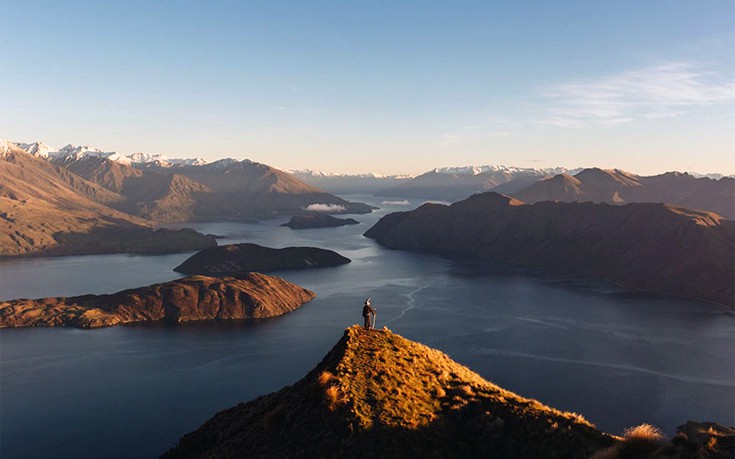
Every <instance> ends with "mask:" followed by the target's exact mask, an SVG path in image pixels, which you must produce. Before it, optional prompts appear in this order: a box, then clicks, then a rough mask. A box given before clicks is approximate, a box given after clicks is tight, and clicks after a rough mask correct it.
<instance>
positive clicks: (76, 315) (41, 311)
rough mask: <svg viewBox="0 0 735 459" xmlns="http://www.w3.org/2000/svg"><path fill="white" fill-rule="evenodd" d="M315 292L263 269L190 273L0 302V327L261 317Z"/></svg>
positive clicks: (295, 305)
mask: <svg viewBox="0 0 735 459" xmlns="http://www.w3.org/2000/svg"><path fill="white" fill-rule="evenodd" d="M315 297H316V294H315V293H314V292H312V291H310V290H307V289H305V288H302V287H300V286H298V285H296V284H292V283H291V282H288V281H285V280H283V279H281V278H279V277H275V276H268V275H265V274H259V273H249V274H246V275H243V276H241V277H237V278H235V277H224V278H214V277H206V276H193V277H187V278H184V279H178V280H174V281H171V282H164V283H161V284H155V285H151V286H148V287H141V288H136V289H129V290H123V291H121V292H117V293H113V294H110V295H82V296H75V297H68V298H67V297H56V298H42V299H37V300H26V299H19V300H11V301H4V302H0V328H2V327H57V326H68V327H77V328H98V327H109V326H112V325H120V324H125V323H133V322H157V321H162V322H174V323H175V322H186V321H192V320H209V319H263V318H267V317H275V316H280V315H282V314H285V313H287V312H290V311H293V310H295V309H297V308H298V307H300V306H301V305H303V304H304V303H306V302H308V301H310V300H312V299H314V298H315Z"/></svg>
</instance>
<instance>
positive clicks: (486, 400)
mask: <svg viewBox="0 0 735 459" xmlns="http://www.w3.org/2000/svg"><path fill="white" fill-rule="evenodd" d="M612 443H613V439H612V438H611V437H609V436H607V435H605V434H603V433H602V432H600V431H598V430H597V429H595V427H594V426H593V425H591V424H590V423H589V422H587V421H586V420H584V419H583V418H582V417H581V416H579V415H576V414H574V413H568V412H563V411H559V410H556V409H553V408H549V407H548V406H545V405H543V404H542V403H540V402H538V401H536V400H532V399H527V398H523V397H521V396H518V395H516V394H514V393H512V392H509V391H506V390H504V389H502V388H500V387H498V386H496V385H494V384H492V383H490V382H488V381H486V380H484V379H483V378H481V377H480V376H479V375H477V374H476V373H473V372H472V371H470V370H469V369H468V368H466V367H464V366H462V365H459V364H457V363H456V362H454V361H452V360H451V359H450V358H449V357H448V356H446V355H445V354H443V353H441V352H439V351H437V350H434V349H431V348H428V347H426V346H424V345H421V344H419V343H415V342H412V341H409V340H407V339H405V338H402V337H401V336H398V335H396V334H394V333H392V332H390V331H389V330H387V329H384V330H382V331H376V330H373V331H366V330H363V329H362V328H360V327H357V326H354V327H351V328H349V329H347V330H346V331H345V334H344V336H343V338H342V339H341V340H340V341H339V342H338V343H337V345H336V346H335V347H334V348H333V349H332V350H331V351H330V352H329V353H328V354H327V355H326V356H325V357H324V359H323V360H322V362H321V363H320V364H319V365H318V366H317V367H316V368H315V369H314V370H312V371H311V372H310V373H309V374H308V375H307V376H306V377H305V378H304V379H302V380H300V381H299V382H297V383H296V384H294V385H293V386H289V387H285V388H283V389H281V390H280V391H278V392H276V393H273V394H270V395H266V396H263V397H260V398H257V399H255V400H253V401H251V402H248V403H242V404H240V405H237V406H236V407H234V408H230V409H228V410H225V411H222V412H220V413H218V414H217V415H215V416H214V417H213V418H211V419H210V420H209V421H207V422H206V423H205V424H204V425H202V426H201V427H200V428H199V429H198V430H196V431H194V432H192V433H190V434H188V435H185V436H184V437H183V438H182V439H181V440H180V441H179V444H178V445H177V446H176V447H175V448H173V449H172V450H170V451H168V452H167V453H166V454H164V455H163V457H164V458H205V457H207V458H213V457H218V458H234V457H259V458H283V457H294V458H306V457H309V458H311V457H323V458H341V457H357V458H360V457H429V458H467V457H514V458H585V457H589V456H590V455H591V453H592V452H593V451H594V450H596V449H598V448H601V447H605V446H607V445H610V444H612Z"/></svg>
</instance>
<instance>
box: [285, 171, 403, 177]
mask: <svg viewBox="0 0 735 459" xmlns="http://www.w3.org/2000/svg"><path fill="white" fill-rule="evenodd" d="M285 172H287V173H289V174H291V175H295V176H297V177H309V178H350V177H355V178H366V179H371V178H372V179H411V178H413V175H408V174H397V175H385V174H376V173H374V172H365V173H362V174H335V173H333V172H324V171H318V170H313V169H301V170H297V169H289V170H286V171H285Z"/></svg>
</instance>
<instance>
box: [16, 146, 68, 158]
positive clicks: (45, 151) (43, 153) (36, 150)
mask: <svg viewBox="0 0 735 459" xmlns="http://www.w3.org/2000/svg"><path fill="white" fill-rule="evenodd" d="M13 144H14V145H15V146H17V147H18V148H20V149H21V150H24V151H26V152H27V153H30V154H32V155H33V156H39V157H41V158H48V157H49V154H50V153H53V152H56V151H57V149H56V148H54V147H52V146H50V145H47V144H45V143H43V142H33V143H20V142H14V143H13Z"/></svg>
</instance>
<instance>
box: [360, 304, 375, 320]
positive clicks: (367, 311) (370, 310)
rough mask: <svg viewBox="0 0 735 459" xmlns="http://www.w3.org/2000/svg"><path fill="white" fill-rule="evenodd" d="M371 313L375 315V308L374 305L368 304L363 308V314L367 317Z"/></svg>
mask: <svg viewBox="0 0 735 459" xmlns="http://www.w3.org/2000/svg"><path fill="white" fill-rule="evenodd" d="M369 314H372V315H375V309H373V307H372V306H370V305H369V304H366V305H365V306H364V307H363V308H362V316H363V317H367V316H368V315H369Z"/></svg>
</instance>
